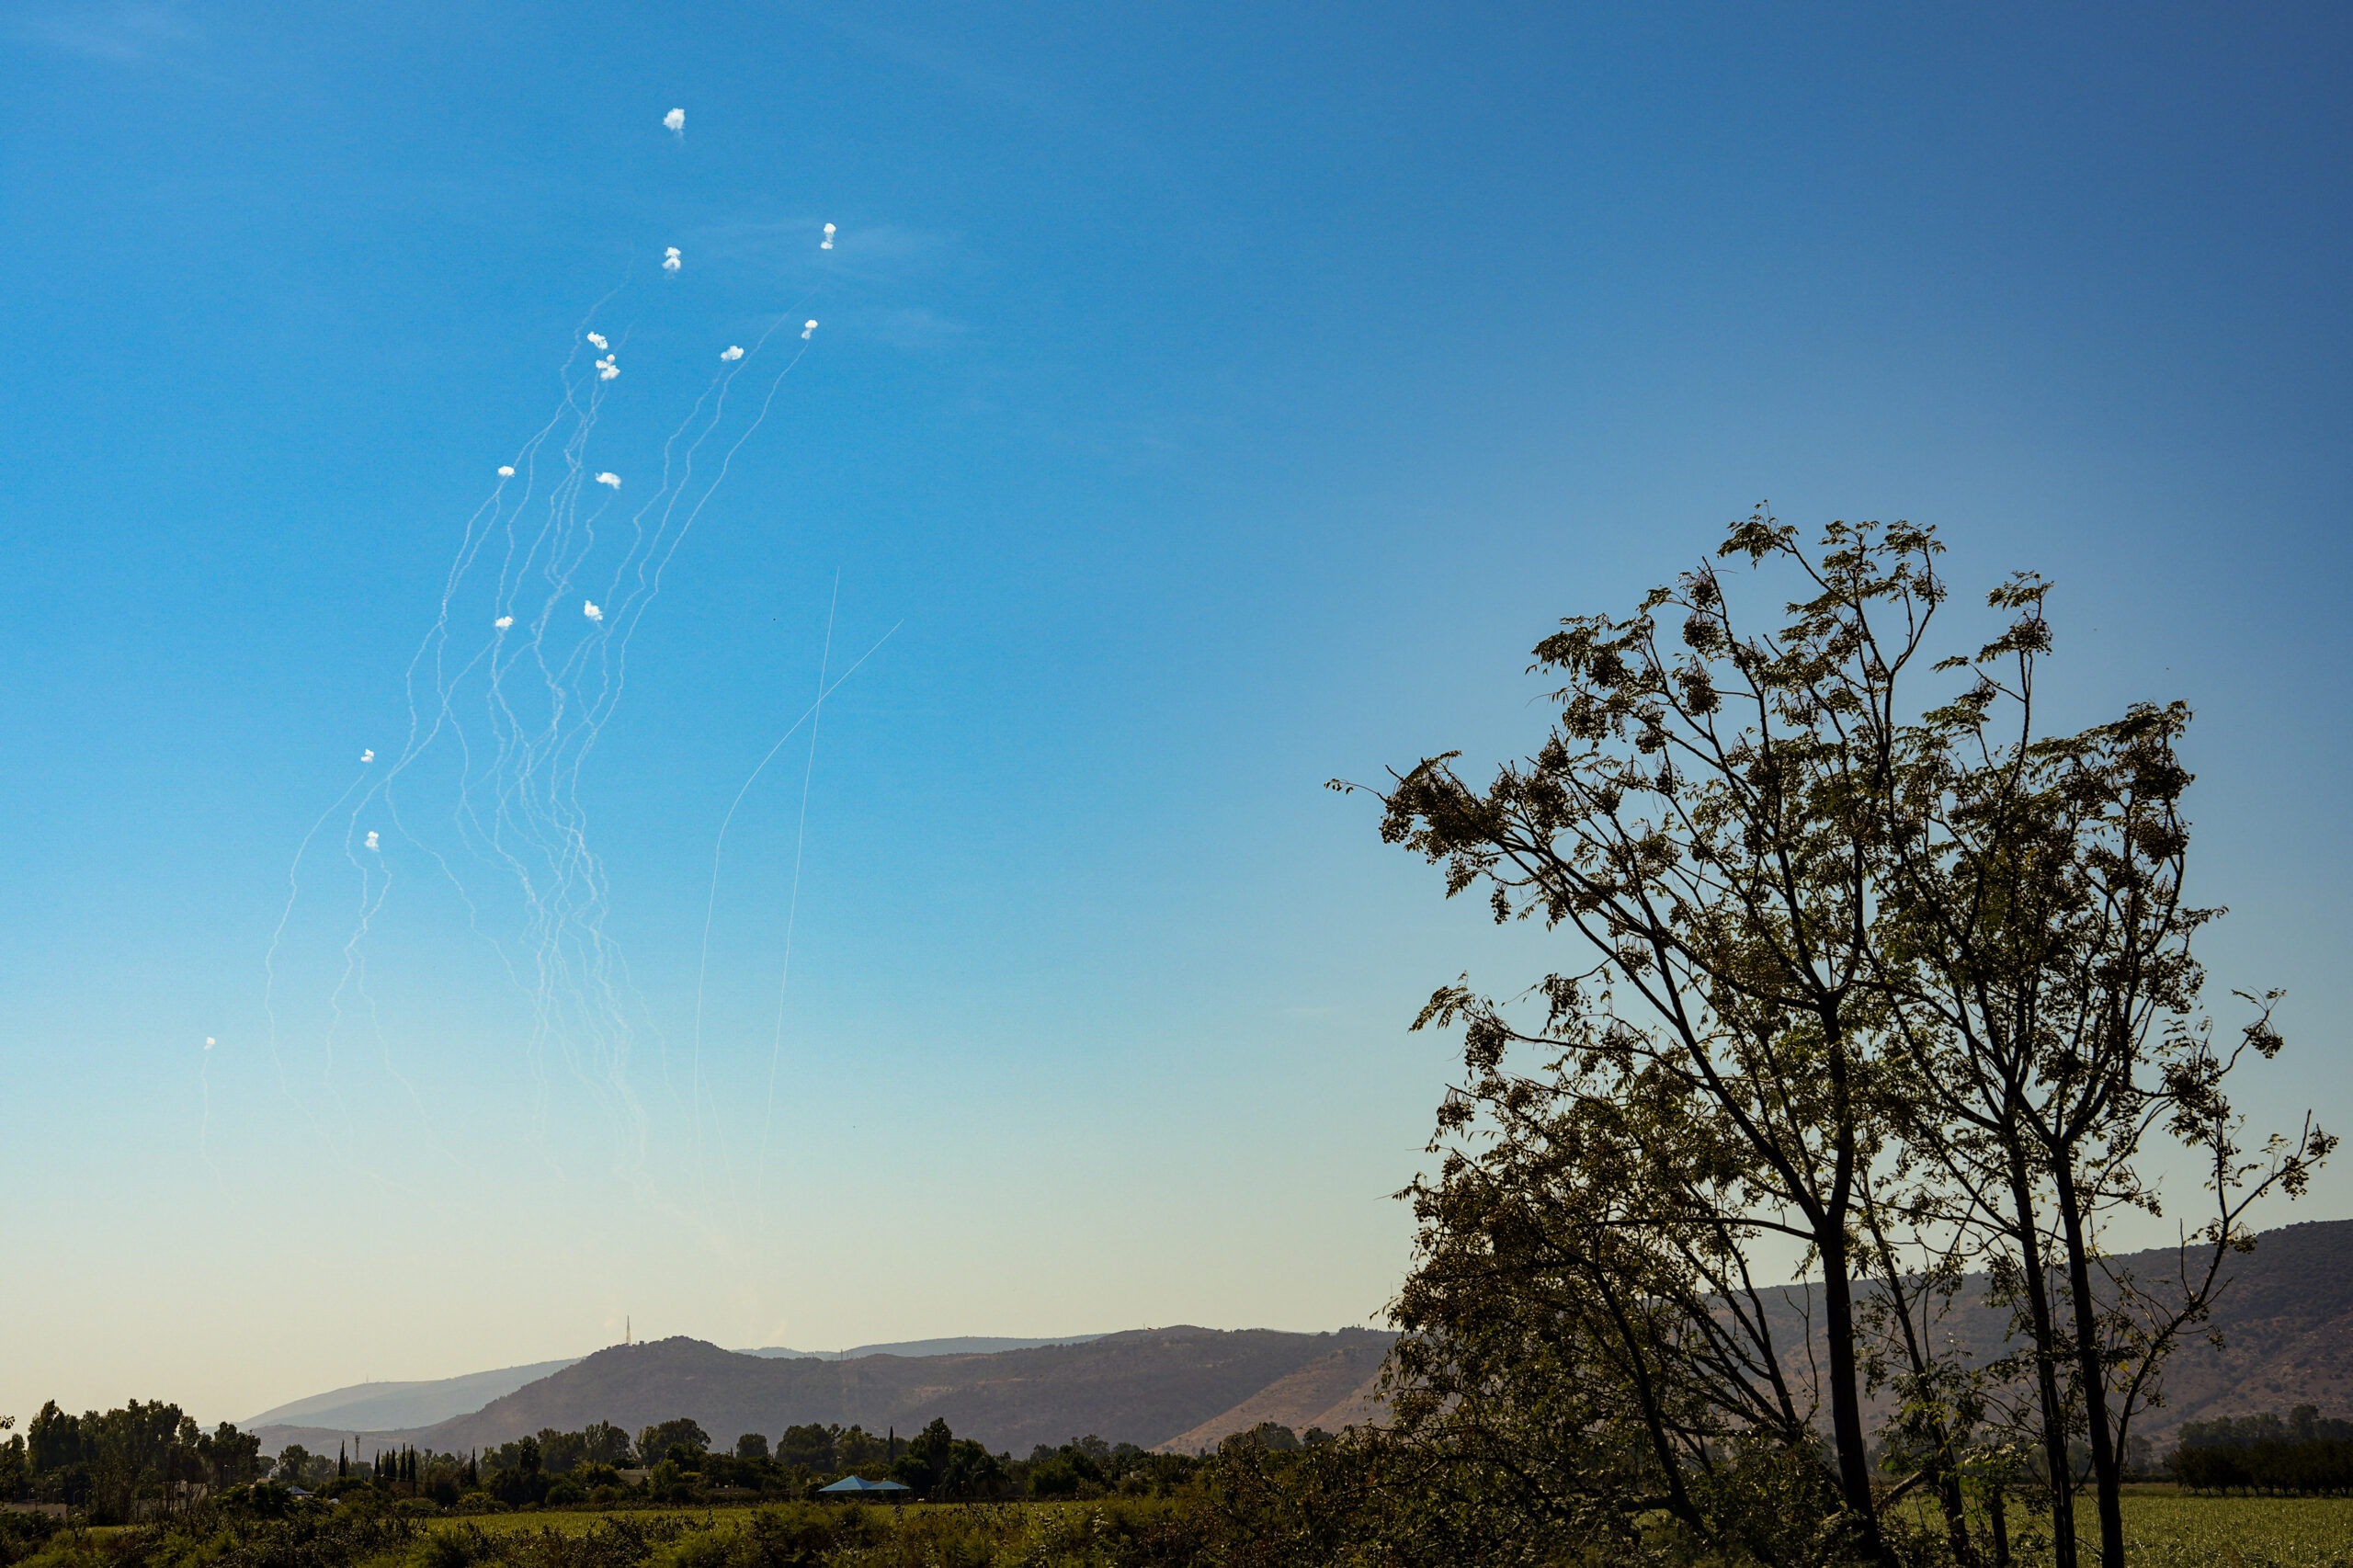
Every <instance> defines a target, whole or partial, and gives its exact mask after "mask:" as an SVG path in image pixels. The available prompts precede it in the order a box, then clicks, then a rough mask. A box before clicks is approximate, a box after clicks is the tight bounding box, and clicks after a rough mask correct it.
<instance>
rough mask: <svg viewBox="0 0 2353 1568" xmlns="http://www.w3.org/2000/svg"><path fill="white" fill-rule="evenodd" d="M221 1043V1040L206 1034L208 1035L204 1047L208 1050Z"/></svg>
mask: <svg viewBox="0 0 2353 1568" xmlns="http://www.w3.org/2000/svg"><path fill="white" fill-rule="evenodd" d="M219 1043H220V1041H218V1040H214V1039H213V1038H212V1037H211V1036H210V1035H206V1036H205V1037H204V1049H205V1050H207V1051H210V1050H211V1049H212V1048H213V1047H214V1046H215V1045H218V1044H219Z"/></svg>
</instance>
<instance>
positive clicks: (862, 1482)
mask: <svg viewBox="0 0 2353 1568" xmlns="http://www.w3.org/2000/svg"><path fill="white" fill-rule="evenodd" d="M817 1490H818V1492H819V1493H821V1494H823V1493H826V1492H905V1491H908V1490H909V1488H907V1487H904V1486H902V1485H900V1484H899V1483H897V1482H895V1481H869V1480H867V1479H866V1477H864V1476H862V1475H845V1476H843V1477H842V1478H841V1479H840V1480H839V1481H836V1482H835V1483H833V1484H832V1485H831V1486H820V1487H819V1488H817Z"/></svg>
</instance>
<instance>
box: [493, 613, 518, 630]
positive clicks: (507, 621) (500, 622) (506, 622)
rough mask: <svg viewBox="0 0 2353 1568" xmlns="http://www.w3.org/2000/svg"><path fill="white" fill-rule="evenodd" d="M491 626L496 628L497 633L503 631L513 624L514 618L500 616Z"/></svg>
mask: <svg viewBox="0 0 2353 1568" xmlns="http://www.w3.org/2000/svg"><path fill="white" fill-rule="evenodd" d="M491 624H492V625H493V626H495V627H496V628H498V630H499V631H506V629H507V628H508V627H510V626H512V625H514V624H515V618H514V617H513V616H511V615H502V616H500V617H499V618H498V619H496V620H494V621H492V622H491Z"/></svg>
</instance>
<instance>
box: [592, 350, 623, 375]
mask: <svg viewBox="0 0 2353 1568" xmlns="http://www.w3.org/2000/svg"><path fill="white" fill-rule="evenodd" d="M620 373H621V368H620V366H619V365H616V364H614V363H613V356H611V355H610V354H608V355H606V356H605V357H604V358H602V359H599V360H597V380H598V381H611V380H612V379H613V378H614V377H615V376H618V375H620Z"/></svg>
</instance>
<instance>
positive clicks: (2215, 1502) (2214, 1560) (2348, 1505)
mask: <svg viewBox="0 0 2353 1568" xmlns="http://www.w3.org/2000/svg"><path fill="white" fill-rule="evenodd" d="M2088 1501H2089V1499H2088V1498H2087V1499H2086V1502H2088ZM2087 1511H2088V1510H2087ZM2078 1526H2079V1528H2077V1530H2076V1532H2075V1533H2076V1537H2077V1539H2078V1540H2081V1541H2082V1542H2083V1543H2084V1550H2085V1551H2086V1556H2087V1560H2089V1561H2092V1562H2097V1558H2091V1557H2089V1556H2088V1554H2089V1553H2090V1552H2091V1551H2093V1550H2094V1549H2095V1543H2096V1542H2097V1540H2098V1539H2099V1527H2098V1525H2097V1522H2095V1521H2091V1520H2088V1519H2079V1520H2078ZM2124 1543H2125V1561H2126V1562H2130V1563H2131V1564H2132V1568H2193V1565H2195V1568H2353V1497H2196V1496H2190V1495H2188V1494H2180V1493H2165V1492H2157V1491H2154V1490H2153V1491H2148V1492H2141V1493H2134V1494H2128V1495H2127V1496H2126V1497H2125V1499H2124Z"/></svg>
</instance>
